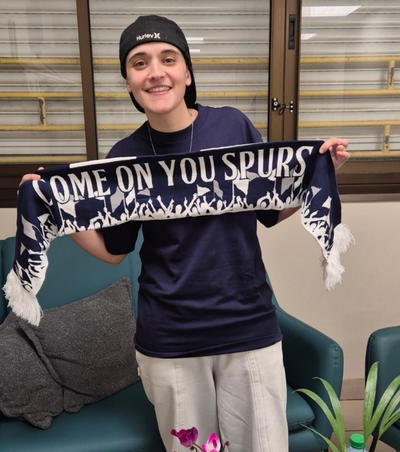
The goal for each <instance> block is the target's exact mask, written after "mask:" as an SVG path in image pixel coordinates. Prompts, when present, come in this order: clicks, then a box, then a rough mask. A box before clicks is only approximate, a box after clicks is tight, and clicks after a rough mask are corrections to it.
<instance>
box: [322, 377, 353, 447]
mask: <svg viewBox="0 0 400 452" xmlns="http://www.w3.org/2000/svg"><path fill="white" fill-rule="evenodd" d="M319 380H321V381H322V383H323V385H324V387H325V389H326V392H327V393H328V395H329V399H330V401H331V404H332V409H333V412H334V413H335V418H336V423H337V429H336V431H335V433H336V437H337V439H338V441H339V444H340V447H341V448H342V449H343V448H346V437H345V433H346V429H345V426H344V416H343V411H342V406H341V405H340V400H339V398H338V396H337V394H336V392H335V390H334V389H333V388H332V386H331V385H330V384H329V383H328V382H327V381H325V380H323V379H322V378H319Z"/></svg>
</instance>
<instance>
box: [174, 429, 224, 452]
mask: <svg viewBox="0 0 400 452" xmlns="http://www.w3.org/2000/svg"><path fill="white" fill-rule="evenodd" d="M171 435H173V436H176V437H177V438H178V439H179V441H180V443H181V444H182V446H183V447H188V448H190V449H191V450H197V451H200V452H220V448H221V442H220V440H219V438H218V436H217V435H216V434H215V433H211V435H210V437H209V438H208V440H207V443H206V444H203V445H202V447H201V448H200V446H199V445H197V444H196V441H197V438H198V436H199V432H198V431H197V429H196V428H195V427H192V428H190V429H188V430H184V429H182V430H179V432H177V431H176V430H175V429H174V430H171ZM225 446H229V441H227V442H226V443H225V444H224V447H223V448H222V452H224V450H225Z"/></svg>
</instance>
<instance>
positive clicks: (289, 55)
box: [0, 0, 400, 208]
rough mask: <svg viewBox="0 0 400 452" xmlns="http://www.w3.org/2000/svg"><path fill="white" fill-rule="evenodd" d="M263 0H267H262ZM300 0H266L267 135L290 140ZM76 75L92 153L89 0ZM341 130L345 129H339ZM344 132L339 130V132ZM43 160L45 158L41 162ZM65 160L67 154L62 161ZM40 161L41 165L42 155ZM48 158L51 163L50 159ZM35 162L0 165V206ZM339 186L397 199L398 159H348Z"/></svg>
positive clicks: (352, 195)
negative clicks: (275, 104)
mask: <svg viewBox="0 0 400 452" xmlns="http://www.w3.org/2000/svg"><path fill="white" fill-rule="evenodd" d="M265 1H268V0H265ZM301 6H302V2H301V0H270V14H271V16H270V51H269V90H268V139H269V141H278V140H296V139H297V137H298V125H299V120H298V117H299V74H300V50H301V49H300V46H301V39H300V36H301ZM76 7H77V10H76V11H77V21H78V37H79V52H80V67H81V81H82V94H83V109H84V123H85V140H86V158H87V160H93V159H97V158H98V156H99V153H98V139H97V136H98V134H97V121H96V99H95V88H94V71H93V55H92V42H91V27H90V0H76ZM291 16H292V17H293V16H295V17H296V21H295V46H294V49H289V48H288V40H289V32H290V30H293V22H292V23H290V17H291ZM273 97H276V98H278V100H279V102H280V103H286V104H287V105H289V103H290V101H293V105H294V109H293V113H289V111H288V109H286V110H285V113H284V114H281V115H279V114H278V113H277V112H276V111H273V110H272V101H271V99H272V98H273ZM344 132H345V129H344ZM343 136H344V137H345V133H343ZM47 163H50V161H49V162H47ZM57 163H58V164H60V163H68V157H67V156H66V157H65V161H57ZM41 164H43V165H46V159H45V158H44V159H43V162H41ZM50 164H51V163H50ZM37 167H38V164H36V163H30V164H26V163H25V164H18V163H15V164H14V163H7V164H2V165H0V208H1V207H15V206H16V203H17V197H16V191H17V189H18V184H19V181H20V179H21V177H22V175H23V174H26V173H29V172H33V171H35V170H36V169H37ZM337 180H338V185H339V191H340V193H341V194H342V195H344V197H343V199H344V200H357V201H360V200H361V201H363V200H374V201H387V200H400V161H391V162H390V161H388V162H382V161H381V162H377V161H376V162H351V160H350V162H348V163H346V165H344V166H343V168H342V169H341V170H340V171H339V172H338V174H337Z"/></svg>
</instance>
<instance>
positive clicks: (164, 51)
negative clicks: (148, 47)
mask: <svg viewBox="0 0 400 452" xmlns="http://www.w3.org/2000/svg"><path fill="white" fill-rule="evenodd" d="M160 53H161V54H162V55H164V54H166V53H173V54H174V55H181V53H180V52H179V51H178V50H175V49H164V50H162V51H161V52H160ZM146 55H148V53H147V52H137V53H134V54H133V55H132V56H131V57H130V58H129V60H128V63H129V62H130V61H131V60H132V59H133V58H137V57H141V56H146Z"/></svg>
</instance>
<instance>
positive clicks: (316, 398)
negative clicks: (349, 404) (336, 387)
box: [296, 389, 337, 431]
mask: <svg viewBox="0 0 400 452" xmlns="http://www.w3.org/2000/svg"><path fill="white" fill-rule="evenodd" d="M296 392H302V393H303V394H306V395H308V397H310V398H311V399H312V400H314V402H315V403H317V404H318V406H319V407H320V408H321V410H322V411H323V412H324V414H325V416H326V417H327V418H328V421H329V423H330V424H331V426H332V428H333V430H335V431H336V428H337V422H336V419H335V417H334V416H333V414H332V413H331V410H330V409H329V407H328V405H327V404H326V403H325V402H324V401H323V400H322V399H321V397H320V396H319V395H317V394H315V392H313V391H310V390H309V389H296Z"/></svg>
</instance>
